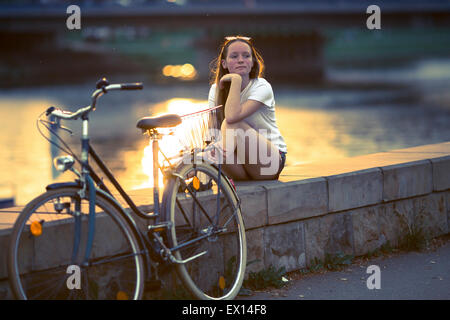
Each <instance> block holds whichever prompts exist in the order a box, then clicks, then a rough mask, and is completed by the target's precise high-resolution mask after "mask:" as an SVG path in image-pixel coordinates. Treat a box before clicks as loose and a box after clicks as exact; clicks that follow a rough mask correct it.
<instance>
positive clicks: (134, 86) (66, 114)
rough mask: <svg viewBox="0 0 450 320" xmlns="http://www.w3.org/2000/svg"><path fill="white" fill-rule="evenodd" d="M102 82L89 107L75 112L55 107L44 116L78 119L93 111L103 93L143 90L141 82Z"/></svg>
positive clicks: (49, 109)
mask: <svg viewBox="0 0 450 320" xmlns="http://www.w3.org/2000/svg"><path fill="white" fill-rule="evenodd" d="M103 80H104V82H103V83H104V84H105V85H103V86H101V87H100V88H99V89H97V90H95V91H94V93H93V94H92V104H91V105H90V106H86V107H83V108H80V109H78V110H77V111H75V112H70V111H66V110H62V109H60V108H56V107H53V106H52V107H50V108H48V109H47V111H46V112H45V114H46V116H49V115H52V116H55V117H57V118H61V119H65V120H74V119H77V118H78V117H80V116H82V115H83V114H86V113H88V112H90V111H91V110H93V109H95V105H96V103H97V99H98V98H99V97H101V96H102V95H103V94H104V93H108V91H113V90H141V89H143V88H144V85H143V84H142V82H136V83H121V84H107V83H108V82H107V80H106V79H103Z"/></svg>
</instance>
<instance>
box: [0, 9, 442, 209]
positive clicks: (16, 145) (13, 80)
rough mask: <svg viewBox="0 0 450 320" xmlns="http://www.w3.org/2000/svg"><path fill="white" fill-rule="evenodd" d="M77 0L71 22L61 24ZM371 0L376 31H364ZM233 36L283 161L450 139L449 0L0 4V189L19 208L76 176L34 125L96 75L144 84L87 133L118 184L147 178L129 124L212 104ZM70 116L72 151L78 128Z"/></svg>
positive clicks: (90, 86) (71, 102)
mask: <svg viewBox="0 0 450 320" xmlns="http://www.w3.org/2000/svg"><path fill="white" fill-rule="evenodd" d="M72 4H75V5H78V6H79V8H80V9H81V28H80V29H79V30H76V29H75V30H69V29H68V28H67V25H66V21H67V19H68V18H69V16H70V15H71V14H68V13H67V12H66V9H67V7H68V6H69V5H72ZM371 4H376V5H378V6H379V7H380V9H381V29H379V30H376V29H375V30H369V29H368V28H367V26H366V21H367V19H368V18H369V16H370V14H368V13H366V9H367V7H368V6H369V5H371ZM237 34H240V35H245V36H250V37H252V39H253V41H254V43H255V45H256V47H257V48H258V49H259V51H260V52H261V54H262V56H263V58H264V60H265V63H266V73H265V78H266V79H267V80H268V81H269V82H270V83H271V84H272V87H273V89H274V94H275V100H276V110H277V111H276V113H277V122H278V125H279V127H280V129H281V132H282V134H283V135H284V137H285V140H286V142H287V145H288V155H287V165H288V166H294V165H302V164H304V163H308V162H311V161H318V160H325V159H329V158H336V157H345V156H356V155H361V154H368V153H375V152H382V151H388V150H392V149H398V148H406V147H411V146H417V145H423V144H431V143H438V142H443V141H450V1H447V0H443V1H438V0H430V1H417V0H412V1H406V0H389V1H388V0H382V1H366V0H336V1H333V0H315V1H312V0H277V1H271V0H227V1H219V0H117V1H103V0H86V1H54V0H18V1H7V0H0V41H1V50H0V142H1V147H2V152H1V154H2V157H1V158H0V170H1V171H0V189H1V190H0V198H2V197H3V198H4V197H7V196H8V194H12V195H14V196H15V198H16V199H15V200H16V203H18V204H23V203H26V202H27V201H29V200H30V199H32V198H33V197H35V196H36V195H38V194H40V193H41V192H43V191H44V187H45V185H46V184H47V183H50V182H52V181H60V180H67V179H69V178H70V176H66V174H65V175H63V176H58V175H57V174H56V173H55V172H54V170H52V161H51V159H52V157H53V156H54V155H55V150H52V149H51V148H50V145H49V143H48V142H47V141H45V140H44V139H43V138H42V137H41V136H40V135H39V133H38V131H37V129H36V121H35V120H36V118H37V117H38V116H39V114H40V113H41V112H43V111H44V110H45V109H46V108H47V107H48V106H50V105H55V106H60V107H62V108H66V109H69V110H75V109H77V108H78V107H80V106H84V105H87V104H89V103H90V95H91V93H92V91H93V90H94V87H95V82H96V80H98V79H99V78H101V77H107V78H108V79H109V81H110V82H111V83H119V82H136V81H142V82H144V90H143V91H136V92H112V93H110V94H108V95H106V96H104V97H103V98H102V99H101V100H100V102H99V105H98V108H97V110H96V111H95V112H94V113H92V116H91V118H90V119H91V120H92V121H91V130H90V133H91V142H92V144H93V145H94V147H96V149H97V152H98V153H99V154H101V155H102V157H103V159H104V160H105V162H106V163H107V165H108V166H109V167H110V168H111V169H112V171H113V172H114V173H115V174H116V176H117V178H118V179H119V181H121V182H122V183H123V186H124V187H125V189H134V188H141V187H147V186H149V183H150V181H149V177H148V174H149V172H150V171H149V170H151V169H150V167H151V163H150V161H149V149H148V144H149V142H148V138H147V137H146V136H142V134H141V132H140V131H138V130H137V129H136V127H135V125H136V122H137V120H138V119H139V118H140V117H143V116H148V115H152V114H153V115H154V114H158V113H163V112H180V111H181V112H184V111H185V110H192V111H195V110H198V109H202V108H204V107H206V106H207V95H208V91H209V86H210V83H209V81H210V68H211V66H212V65H211V62H212V61H213V59H214V58H215V57H216V56H217V54H218V48H219V45H220V44H221V43H222V41H223V38H224V36H227V35H237ZM185 113H186V112H185ZM65 125H67V126H69V127H71V128H72V129H73V131H74V134H73V135H72V136H70V135H68V134H65V133H62V136H63V137H64V138H66V139H67V141H68V142H69V143H70V144H71V145H73V146H74V148H78V144H77V139H79V132H80V123H67V124H65ZM5 190H6V191H5Z"/></svg>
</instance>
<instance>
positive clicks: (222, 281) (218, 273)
mask: <svg viewBox="0 0 450 320" xmlns="http://www.w3.org/2000/svg"><path fill="white" fill-rule="evenodd" d="M177 174H178V177H173V178H172V179H170V180H169V183H168V185H167V187H166V190H165V195H164V199H163V203H164V212H165V214H166V220H169V221H170V222H171V223H172V226H171V228H169V229H168V236H167V238H168V242H169V246H170V248H171V250H172V254H173V255H174V257H175V258H176V259H177V260H178V261H177V268H176V269H177V273H178V275H179V277H180V278H181V280H182V282H183V283H184V285H185V287H186V289H188V291H189V292H190V293H191V294H192V295H193V296H194V297H195V298H198V299H233V298H234V297H235V296H236V295H237V294H238V292H239V290H240V288H241V286H242V282H243V280H244V274H245V265H246V260H247V246H246V238H245V227H244V222H243V219H242V215H241V210H240V207H239V204H238V199H237V197H236V195H235V194H234V192H233V190H232V189H231V186H230V185H229V183H228V182H227V180H226V179H225V178H224V176H222V175H219V172H218V170H217V169H216V168H215V167H213V166H211V165H209V164H206V163H198V164H183V165H181V167H180V168H179V169H178V170H177ZM191 259H192V260H191Z"/></svg>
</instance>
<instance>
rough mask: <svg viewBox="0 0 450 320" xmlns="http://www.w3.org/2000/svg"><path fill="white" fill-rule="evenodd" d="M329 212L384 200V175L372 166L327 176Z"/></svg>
mask: <svg viewBox="0 0 450 320" xmlns="http://www.w3.org/2000/svg"><path fill="white" fill-rule="evenodd" d="M327 180H328V192H329V203H328V207H329V212H336V211H343V210H348V209H352V208H359V207H364V206H368V205H372V204H375V203H379V202H381V201H382V194H383V176H382V174H381V170H380V169H378V168H372V169H367V170H361V171H356V172H351V173H344V174H339V175H335V176H330V177H327Z"/></svg>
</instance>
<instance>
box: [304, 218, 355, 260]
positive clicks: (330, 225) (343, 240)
mask: <svg viewBox="0 0 450 320" xmlns="http://www.w3.org/2000/svg"><path fill="white" fill-rule="evenodd" d="M304 224H305V249H306V265H308V266H310V265H311V263H312V262H313V261H314V258H317V259H318V260H323V259H324V257H325V254H327V253H328V254H331V255H334V254H338V253H345V254H354V250H353V226H352V216H351V214H348V213H347V212H343V213H336V214H328V215H326V216H323V217H316V218H314V219H308V220H306V221H305V222H304Z"/></svg>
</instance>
